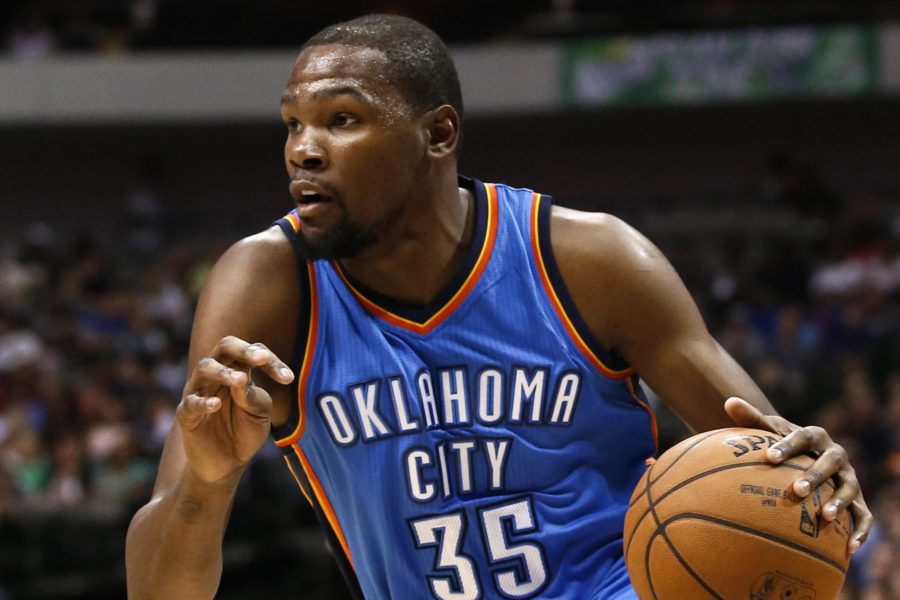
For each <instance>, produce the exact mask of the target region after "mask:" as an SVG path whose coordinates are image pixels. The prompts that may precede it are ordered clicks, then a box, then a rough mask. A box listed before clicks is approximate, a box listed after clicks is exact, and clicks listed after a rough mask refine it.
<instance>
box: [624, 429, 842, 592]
mask: <svg viewBox="0 0 900 600" xmlns="http://www.w3.org/2000/svg"><path fill="white" fill-rule="evenodd" d="M780 439H782V436H779V435H778V434H775V433H771V432H768V431H761V430H757V429H742V428H728V429H719V430H716V431H708V432H705V433H701V434H698V435H695V436H693V437H691V438H689V439H687V440H684V441H683V442H681V443H679V444H678V445H676V446H674V447H673V448H671V449H670V450H668V451H666V452H665V453H664V454H663V455H662V456H660V458H659V460H657V461H656V462H654V463H653V464H652V465H650V467H649V468H648V469H647V470H646V472H645V473H644V475H643V477H642V478H641V480H640V482H638V484H637V486H636V487H635V490H634V493H633V494H632V497H631V502H630V504H629V508H628V512H627V515H626V517H625V537H624V541H625V562H626V565H627V567H628V572H629V574H630V576H631V580H632V583H633V585H634V588H635V590H636V591H637V593H638V596H640V597H641V598H642V599H643V600H686V599H690V600H698V599H702V598H719V599H730V598H749V599H750V600H770V599H772V600H775V599H778V600H783V599H785V600H786V599H790V600H826V599H831V598H835V597H836V596H837V595H838V593H839V592H840V590H841V587H842V586H843V583H844V576H845V575H846V572H847V567H848V565H849V563H850V557H849V555H848V553H847V549H846V548H847V540H848V537H849V535H850V533H851V519H850V517H849V515H848V514H847V512H846V511H844V512H843V513H842V514H841V515H840V517H839V518H838V519H835V520H834V521H832V522H830V523H829V522H827V521H825V520H823V519H821V518H820V516H819V508H820V507H821V506H822V505H823V504H824V503H825V502H827V501H828V499H829V498H830V497H831V494H832V493H833V490H834V487H833V485H832V484H831V482H826V483H825V484H823V485H822V486H820V488H819V489H818V490H815V491H813V492H812V493H811V494H810V495H809V496H807V497H806V498H801V497H799V496H797V495H795V494H794V492H793V488H792V483H793V482H794V480H795V479H797V477H798V476H799V475H800V474H801V473H802V472H803V471H804V470H805V469H806V468H807V467H809V465H811V464H812V463H813V459H812V458H811V457H809V456H796V457H792V458H790V459H788V460H787V461H785V462H784V463H782V464H781V465H774V464H772V463H770V462H769V461H768V460H767V459H766V450H767V449H768V448H769V447H770V446H772V445H773V444H774V443H775V442H777V441H778V440H780Z"/></svg>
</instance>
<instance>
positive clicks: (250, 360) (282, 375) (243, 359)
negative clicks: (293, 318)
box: [212, 335, 294, 384]
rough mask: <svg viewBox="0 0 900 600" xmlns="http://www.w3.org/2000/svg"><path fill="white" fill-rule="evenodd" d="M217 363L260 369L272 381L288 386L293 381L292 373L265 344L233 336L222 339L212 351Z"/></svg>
mask: <svg viewBox="0 0 900 600" xmlns="http://www.w3.org/2000/svg"><path fill="white" fill-rule="evenodd" d="M212 356H214V357H215V358H216V359H218V360H219V361H221V362H223V363H225V364H230V365H233V366H235V367H242V368H245V369H247V370H249V369H260V370H261V371H262V372H263V373H265V374H266V375H268V376H269V377H270V378H272V379H273V380H274V381H277V382H278V383H281V384H288V383H290V382H291V381H293V380H294V373H293V371H291V369H290V368H289V367H288V366H287V365H286V364H285V363H284V362H283V361H282V360H281V359H279V358H278V357H277V356H276V355H275V353H274V352H272V351H271V350H269V349H268V348H267V347H266V345H265V344H261V343H259V342H257V343H253V344H251V343H249V342H246V341H244V340H242V339H241V338H239V337H235V336H233V335H229V336H226V337H224V338H222V339H221V340H220V341H219V343H218V344H217V345H216V347H215V349H214V350H213V354H212Z"/></svg>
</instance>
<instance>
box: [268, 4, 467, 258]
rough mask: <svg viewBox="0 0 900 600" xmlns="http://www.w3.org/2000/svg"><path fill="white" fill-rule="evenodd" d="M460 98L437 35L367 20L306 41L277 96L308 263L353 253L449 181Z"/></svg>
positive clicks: (394, 20)
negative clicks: (430, 186) (440, 182)
mask: <svg viewBox="0 0 900 600" xmlns="http://www.w3.org/2000/svg"><path fill="white" fill-rule="evenodd" d="M461 113H462V96H461V93H460V86H459V80H458V77H457V75H456V69H455V67H454V66H453V61H452V60H451V58H450V55H449V53H448V52H447V49H446V47H445V46H444V44H443V42H441V40H440V38H438V36H437V35H436V34H435V33H434V32H433V31H431V30H430V29H428V28H427V27H425V26H424V25H422V24H420V23H417V22H416V21H413V20H412V19H407V18H405V17H396V16H387V15H369V16H366V17H361V18H359V19H355V20H353V21H348V22H346V23H338V24H336V25H332V26H330V27H328V28H326V29H324V30H322V31H321V32H319V33H318V34H316V35H315V36H313V37H312V38H311V39H310V40H309V41H307V42H306V43H305V44H304V45H303V48H302V50H301V52H300V55H299V57H298V58H297V62H296V63H295V65H294V69H293V71H292V72H291V77H290V79H289V80H288V84H287V86H286V88H285V92H284V95H283V97H282V118H283V119H284V121H285V123H286V124H287V126H288V139H287V142H286V145H285V162H286V165H287V169H288V174H289V175H290V176H291V178H292V187H291V192H292V195H293V196H294V198H295V200H297V202H298V204H299V207H300V214H301V221H303V224H304V227H303V228H302V229H301V234H300V235H301V241H302V243H304V244H305V245H306V246H307V250H308V253H309V256H310V257H311V258H347V257H351V256H355V255H356V254H359V253H360V252H361V251H362V250H364V249H365V248H367V247H369V246H371V245H372V244H374V243H375V242H377V241H378V240H379V239H380V238H381V237H382V236H383V235H384V234H385V232H387V231H389V230H391V229H392V228H394V226H395V225H396V224H397V223H399V222H400V221H401V219H402V218H403V217H404V215H405V214H407V213H408V211H409V210H410V209H411V208H412V207H414V206H415V204H416V202H420V201H421V200H420V199H421V198H422V197H426V196H428V195H429V194H430V193H431V192H432V191H433V190H428V189H427V188H428V186H429V185H434V182H436V181H442V182H447V181H450V180H451V179H450V178H449V177H447V176H448V175H449V174H450V173H451V171H452V181H453V182H454V183H453V186H454V189H455V171H456V160H455V153H456V149H457V147H458V144H459V133H460V126H461V116H460V115H461Z"/></svg>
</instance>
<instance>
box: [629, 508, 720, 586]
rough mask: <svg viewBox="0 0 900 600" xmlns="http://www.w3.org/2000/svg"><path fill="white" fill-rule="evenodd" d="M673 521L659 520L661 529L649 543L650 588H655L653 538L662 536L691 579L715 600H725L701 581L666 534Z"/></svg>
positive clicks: (648, 572)
mask: <svg viewBox="0 0 900 600" xmlns="http://www.w3.org/2000/svg"><path fill="white" fill-rule="evenodd" d="M653 514H654V517H655V516H656V512H655V511H654V513H653ZM671 521H672V519H669V520H668V521H666V522H665V523H660V522H659V520H658V519H657V521H656V522H657V524H658V525H659V527H657V529H656V531H654V532H653V535H652V536H650V541H649V542H647V560H646V570H647V579H648V580H649V581H650V587H651V588H652V587H653V577H651V576H650V550H651V549H652V548H653V538H655V537H656V536H658V535H660V536H662V538H663V540H665V542H666V545H667V546H669V550H671V551H672V554H674V555H675V558H676V559H677V560H678V562H679V563H680V564H681V566H682V567H683V568H684V570H685V571H687V572H688V575H690V576H691V577H693V578H694V581H696V582H697V583H699V584H700V585H701V586H702V587H703V589H705V590H706V591H707V592H709V594H710V595H711V596H713V597H714V598H716V600H725V598H723V597H722V596H720V595H719V594H718V593H717V592H716V590H714V589H712V587H710V585H709V584H708V583H706V582H705V581H703V579H701V578H700V576H699V575H697V573H696V572H695V571H694V569H692V568H691V565H689V564H688V562H687V561H686V560H685V559H684V558H683V557H682V556H681V553H680V552H678V549H677V548H675V544H673V543H672V540H670V539H669V536H668V534H667V533H666V526H667V525H668V524H669V523H670V522H671ZM655 595H656V593H655V592H654V596H655Z"/></svg>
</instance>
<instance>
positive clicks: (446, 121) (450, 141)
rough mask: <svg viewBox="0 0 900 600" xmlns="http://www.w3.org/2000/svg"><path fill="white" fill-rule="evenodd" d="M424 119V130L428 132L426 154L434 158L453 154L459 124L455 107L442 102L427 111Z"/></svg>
mask: <svg viewBox="0 0 900 600" xmlns="http://www.w3.org/2000/svg"><path fill="white" fill-rule="evenodd" d="M424 119H425V120H424V125H425V130H426V132H427V134H428V138H427V139H428V154H429V155H430V156H432V157H434V158H442V157H444V156H450V155H452V154H454V153H455V152H456V146H457V145H458V144H459V127H460V124H461V119H460V118H459V113H458V112H456V109H455V108H453V107H452V106H450V105H449V104H443V105H441V106H438V107H437V108H435V109H433V110H430V111H428V112H427V113H426V114H425V117H424Z"/></svg>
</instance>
